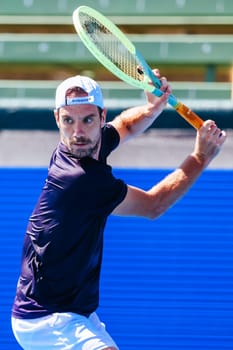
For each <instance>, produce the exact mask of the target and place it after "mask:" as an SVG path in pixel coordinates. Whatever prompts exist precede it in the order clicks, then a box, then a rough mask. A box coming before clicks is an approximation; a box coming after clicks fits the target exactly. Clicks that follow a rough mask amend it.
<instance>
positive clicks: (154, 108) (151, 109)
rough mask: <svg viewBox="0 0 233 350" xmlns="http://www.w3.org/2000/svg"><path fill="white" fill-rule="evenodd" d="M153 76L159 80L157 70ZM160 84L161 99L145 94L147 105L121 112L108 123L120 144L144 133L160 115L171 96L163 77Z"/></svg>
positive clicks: (169, 88) (168, 86)
mask: <svg viewBox="0 0 233 350" xmlns="http://www.w3.org/2000/svg"><path fill="white" fill-rule="evenodd" d="M154 74H155V75H156V76H157V77H158V78H160V73H159V70H157V69H155V70H154ZM161 83H162V87H161V90H162V91H164V94H163V95H162V96H161V97H157V96H155V95H153V94H151V93H148V92H146V93H145V94H146V99H147V103H146V104H145V105H142V106H137V107H132V108H129V109H127V110H125V111H123V112H122V113H121V114H120V115H119V116H117V117H116V118H115V119H114V120H113V121H112V122H111V123H110V124H112V125H113V126H114V127H115V128H116V129H117V131H118V133H119V135H120V141H121V142H124V141H127V140H128V139H129V138H131V137H133V136H136V135H138V134H140V133H142V132H143V131H145V130H146V129H147V128H148V127H149V126H150V125H152V123H153V122H154V121H155V119H156V118H157V117H158V116H159V115H160V114H161V112H162V111H163V109H164V108H165V106H166V104H167V100H168V97H169V94H171V87H170V85H169V84H168V83H167V79H166V78H165V77H162V78H161Z"/></svg>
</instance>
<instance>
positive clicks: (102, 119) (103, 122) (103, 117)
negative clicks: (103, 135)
mask: <svg viewBox="0 0 233 350" xmlns="http://www.w3.org/2000/svg"><path fill="white" fill-rule="evenodd" d="M106 116H107V109H106V108H104V109H103V111H102V113H101V128H103V127H104V125H105V123H106Z"/></svg>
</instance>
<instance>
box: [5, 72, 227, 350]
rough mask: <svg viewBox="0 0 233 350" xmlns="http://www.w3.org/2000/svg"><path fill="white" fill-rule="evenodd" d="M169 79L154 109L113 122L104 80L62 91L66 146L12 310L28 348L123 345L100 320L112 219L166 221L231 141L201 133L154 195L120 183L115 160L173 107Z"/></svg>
mask: <svg viewBox="0 0 233 350" xmlns="http://www.w3.org/2000/svg"><path fill="white" fill-rule="evenodd" d="M155 74H156V75H157V76H158V77H159V72H158V71H157V72H155ZM161 81H162V90H163V91H164V94H163V96H162V97H160V98H158V97H156V96H154V95H152V94H149V93H147V94H146V96H147V102H146V104H145V105H143V106H139V107H135V108H131V109H128V110H126V111H125V112H123V113H122V114H121V115H119V116H117V117H116V118H115V119H114V120H113V121H112V122H110V123H106V109H105V108H104V102H103V98H102V93H101V90H100V87H99V86H98V84H97V83H96V82H95V81H93V80H91V79H90V78H87V77H82V76H75V77H71V78H68V79H67V80H65V81H64V82H62V83H61V84H60V85H59V86H58V88H57V91H56V109H55V112H54V114H55V119H56V123H57V126H58V128H59V130H60V137H61V140H60V143H59V144H58V146H57V148H56V149H55V151H54V153H53V154H52V158H51V162H50V166H49V169H48V176H47V179H46V181H45V184H44V188H43V189H42V192H41V195H40V197H39V199H38V202H37V204H36V206H35V208H34V210H33V213H32V215H31V217H30V219H29V223H28V226H27V230H26V234H25V239H24V244H23V254H22V266H21V274H20V277H19V281H18V285H17V292H16V297H15V301H14V305H13V311H12V327H13V331H14V334H15V337H16V339H17V341H18V342H19V344H20V345H21V346H22V348H23V349H25V350H52V349H63V350H65V349H67V350H68V349H69V350H70V349H75V350H116V349H118V347H117V345H116V344H115V342H114V340H113V339H112V338H111V337H110V335H109V334H108V333H107V331H106V329H105V326H104V324H103V323H101V322H100V320H99V318H98V316H97V314H96V309H97V308H98V302H99V278H100V270H101V260H102V249H103V231H104V227H105V223H106V220H107V217H108V216H109V215H110V214H113V215H129V216H130V215H133V216H135V215H136V216H142V217H146V218H150V219H154V218H157V217H158V216H160V215H161V214H163V213H164V212H165V211H166V210H167V209H168V208H169V207H170V206H171V205H173V204H174V203H175V202H176V201H177V200H178V199H179V198H180V197H181V196H182V195H183V194H184V193H185V192H186V191H187V190H188V189H189V188H190V186H191V185H192V184H193V183H194V181H195V180H196V179H197V177H198V176H199V175H200V174H201V173H202V171H203V170H204V169H205V168H206V166H207V165H208V164H209V162H210V161H211V160H212V159H213V158H214V157H215V156H216V155H217V153H218V152H219V150H220V148H221V146H222V145H223V143H224V141H225V139H226V133H225V132H224V131H221V130H220V129H219V128H218V127H217V126H216V125H215V123H214V122H213V121H211V120H208V121H206V122H205V123H204V125H203V126H202V127H201V129H200V130H199V131H198V132H197V136H196V142H195V146H194V150H193V152H192V153H191V154H189V155H188V156H187V158H186V159H185V160H184V162H183V163H182V164H181V165H180V167H179V168H177V169H176V170H174V171H173V172H172V173H171V174H170V175H168V176H167V177H166V178H165V179H163V180H162V181H161V182H160V183H158V184H155V185H154V186H153V187H152V188H151V189H150V190H149V191H144V190H142V189H140V188H136V187H132V186H129V185H127V184H126V183H124V181H123V180H121V179H117V178H115V177H114V175H113V174H112V170H111V167H110V166H109V165H107V163H106V159H107V156H108V155H109V154H110V153H111V151H113V150H114V149H115V148H116V147H117V146H118V145H119V144H120V143H122V142H124V141H126V140H127V139H129V138H130V137H132V136H135V135H137V134H139V133H141V132H143V131H144V130H145V129H146V128H148V127H149V126H150V125H151V124H152V122H153V121H154V120H155V119H156V118H157V116H158V115H159V114H160V113H161V111H162V110H163V109H164V107H165V105H166V102H167V99H168V96H169V94H170V93H171V88H170V86H169V84H168V83H167V81H166V79H165V78H161Z"/></svg>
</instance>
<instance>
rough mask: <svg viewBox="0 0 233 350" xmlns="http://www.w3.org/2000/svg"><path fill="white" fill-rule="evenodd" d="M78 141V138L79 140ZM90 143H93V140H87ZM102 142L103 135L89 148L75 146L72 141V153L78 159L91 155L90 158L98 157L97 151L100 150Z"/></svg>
mask: <svg viewBox="0 0 233 350" xmlns="http://www.w3.org/2000/svg"><path fill="white" fill-rule="evenodd" d="M77 142H78V140H77ZM86 142H87V144H88V142H89V143H90V144H92V142H91V141H87V140H86ZM100 142H101V136H100V137H99V138H98V140H97V141H96V142H95V144H94V145H93V146H90V147H88V148H79V147H78V146H76V147H74V146H73V145H72V143H71V145H70V153H71V154H72V156H73V157H75V158H77V159H82V158H85V157H89V158H96V155H97V151H98V150H99V146H100Z"/></svg>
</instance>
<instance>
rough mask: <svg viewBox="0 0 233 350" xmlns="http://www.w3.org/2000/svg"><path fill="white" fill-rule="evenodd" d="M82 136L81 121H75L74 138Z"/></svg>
mask: <svg viewBox="0 0 233 350" xmlns="http://www.w3.org/2000/svg"><path fill="white" fill-rule="evenodd" d="M80 135H84V130H83V123H82V121H81V120H77V121H76V122H75V124H74V136H80Z"/></svg>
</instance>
